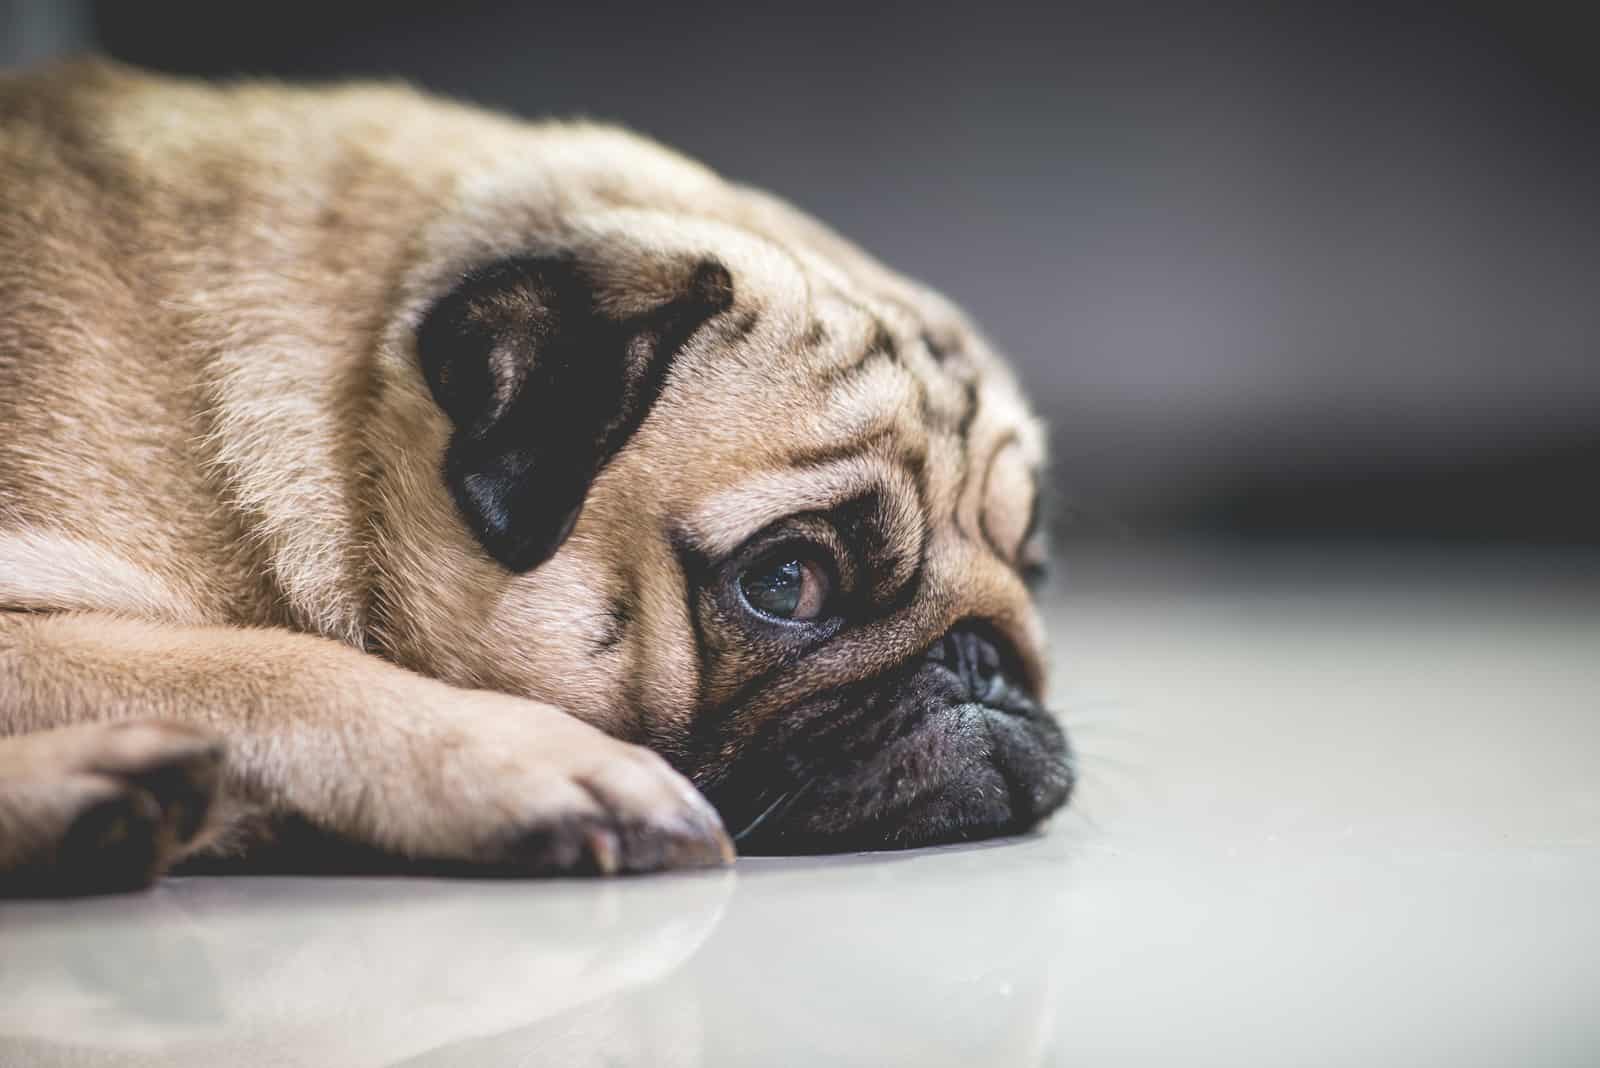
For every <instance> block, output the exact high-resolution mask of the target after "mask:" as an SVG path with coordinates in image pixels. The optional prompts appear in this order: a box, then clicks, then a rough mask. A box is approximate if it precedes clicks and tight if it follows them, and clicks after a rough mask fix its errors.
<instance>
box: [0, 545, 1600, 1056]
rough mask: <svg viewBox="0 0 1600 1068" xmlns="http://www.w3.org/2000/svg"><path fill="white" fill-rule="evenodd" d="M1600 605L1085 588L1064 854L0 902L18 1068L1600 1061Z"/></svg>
mask: <svg viewBox="0 0 1600 1068" xmlns="http://www.w3.org/2000/svg"><path fill="white" fill-rule="evenodd" d="M1419 565H1421V566H1420V569H1419ZM1597 576H1600V571H1596V570H1595V569H1593V568H1589V569H1588V570H1585V568H1584V567H1572V566H1550V565H1548V564H1544V563H1538V562H1536V561H1532V560H1528V559H1520V560H1517V559H1506V558H1498V559H1494V560H1482V559H1467V560H1457V561H1454V562H1453V563H1450V564H1448V565H1446V564H1444V563H1442V562H1440V561H1438V560H1435V559H1433V558H1427V557H1410V558H1403V559H1395V558H1386V559H1384V560H1373V559H1366V560H1352V559H1350V558H1348V557H1346V558H1339V559H1332V560H1329V559H1319V558H1318V557H1316V556H1315V555H1301V556H1298V557H1296V558H1293V559H1291V560H1281V559H1280V560H1271V559H1262V558H1256V559H1251V560H1239V561H1236V562H1235V564H1233V565H1231V566H1226V567H1218V566H1216V561H1215V560H1214V559H1207V560H1200V559H1197V558H1187V559H1170V558H1169V559H1168V560H1167V562H1166V563H1165V564H1163V565H1161V566H1160V567H1153V566H1144V565H1139V566H1134V565H1133V564H1131V563H1124V564H1121V565H1118V566H1116V567H1112V568H1109V569H1105V570H1092V571H1090V572H1089V573H1088V574H1087V575H1083V576H1079V580H1078V581H1077V582H1076V583H1074V576H1073V575H1071V574H1069V575H1068V576H1067V577H1066V582H1065V583H1063V584H1062V585H1063V586H1064V587H1065V589H1066V590H1067V591H1068V593H1069V596H1067V597H1066V598H1064V599H1060V600H1057V601H1055V602H1053V603H1054V607H1053V609H1052V616H1053V617H1054V619H1055V627H1054V639H1055V642H1056V649H1057V679H1058V682H1057V692H1058V697H1059V703H1060V705H1061V707H1063V708H1064V709H1065V710H1066V713H1065V718H1066V719H1067V721H1068V723H1069V724H1070V725H1071V726H1072V727H1073V728H1074V730H1075V735H1076V739H1077V742H1078V745H1079V748H1080V750H1081V754H1082V764H1083V772H1084V779H1083V788H1082V792H1081V794H1080V798H1079V800H1078V802H1077V804H1076V806H1075V808H1074V809H1073V811H1072V812H1071V813H1069V814H1068V815H1066V816H1065V817H1063V818H1061V819H1059V820H1058V821H1057V822H1056V824H1055V825H1054V826H1053V827H1051V828H1050V829H1049V831H1048V832H1047V833H1045V834H1043V835H1041V836H1038V837H1035V838H1032V839H1028V840H1023V841H1011V842H1003V843H992V844H987V845H983V846H975V847H969V848H955V849H943V850H929V851H923V852H919V853H910V854H890V855H876V856H852V857H837V858H829V859H815V860H760V859H750V860H743V861H741V862H740V863H739V865H738V867H737V869H736V870H735V871H732V872H726V873H720V874H713V875H706V876H689V877H664V878H653V879H638V880H628V881H612V882H593V883H588V882H549V883H514V882H513V883H506V882H492V883H472V882H453V881H431V880H396V879H386V880H355V879H345V880H311V879H190V880H176V881H171V882H169V883H167V884H165V885H163V886H161V887H160V888H158V889H157V890H155V891H154V892H152V893H149V894H145V895H142V896H137V897H129V898H118V899H105V900H99V901H92V902H79V903H73V904H55V903H36V904H11V905H5V906H0V1064H3V1065H5V1066H8V1068H9V1066H11V1065H28V1064H71V1065H99V1064H193V1065H207V1066H211V1065H223V1066H228V1068H240V1066H248V1065H258V1064H261V1065H265V1064H271V1065H317V1066H332V1065H379V1064H394V1063H399V1062H404V1063H408V1064H424V1065H469V1066H478V1065H501V1064H506V1065H512V1064H515V1065H523V1064H553V1065H582V1064H590V1063H594V1064H629V1065H631V1064H638V1065H651V1066H670V1065H701V1064H706V1065H784V1064H794V1065H812V1064H858V1065H874V1066H876V1065H890V1064H908V1065H940V1064H952V1065H954V1064H959V1065H979V1064H983V1065H990V1064H992V1065H1026V1064H1034V1063H1045V1064H1094V1065H1105V1064H1174V1063H1182V1064H1187V1065H1196V1064H1229V1065H1237V1064H1294V1065H1322V1064H1329V1065H1335V1064H1338V1065H1344V1064H1349V1065H1369V1064H1393V1065H1435V1064H1436V1065H1450V1066H1452V1068H1455V1066H1464V1065H1480V1064H1481V1065H1512V1064H1515V1065H1524V1066H1527V1065H1594V1064H1600V776H1597V775H1596V773H1595V765H1596V759H1597V757H1600V582H1597V581H1596V579H1597Z"/></svg>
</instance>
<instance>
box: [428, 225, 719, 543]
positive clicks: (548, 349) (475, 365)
mask: <svg viewBox="0 0 1600 1068" xmlns="http://www.w3.org/2000/svg"><path fill="white" fill-rule="evenodd" d="M679 273H681V276H682V280H681V283H679V282H677V280H676V279H674V280H673V281H672V283H671V284H670V285H668V287H667V289H668V291H669V292H675V293H676V295H675V296H671V297H668V298H667V299H665V300H664V302H662V303H659V304H657V305H656V306H654V307H652V308H649V309H647V310H644V311H641V312H636V313H612V312H608V311H607V310H605V308H606V307H616V306H619V305H621V306H628V305H629V302H627V301H618V300H616V299H610V300H607V301H602V299H601V295H600V294H598V293H597V292H596V287H595V284H594V281H593V279H592V277H591V276H590V275H589V274H588V273H587V272H586V271H585V269H584V267H583V266H582V265H581V264H579V263H578V262H576V260H575V259H574V258H572V257H530V258H522V259H510V260H503V261H500V262H498V263H494V264H491V265H489V266H487V267H484V268H482V269H481V270H477V271H474V272H472V273H471V274H469V275H467V276H466V277H465V278H464V279H462V281H461V282H460V284H459V285H457V286H456V288H455V289H454V290H452V291H451V292H450V293H449V294H447V295H446V296H445V297H444V298H443V299H441V300H440V301H439V302H438V303H437V304H435V305H434V306H433V308H432V309H431V310H430V311H429V312H428V313H427V315H426V317H425V318H424V319H423V321H422V325H421V326H420V327H419V328H418V330H417V354H418V358H419V360H420V362H421V365H422V372H423V374H424V375H425V376H426V378H427V380H428V385H429V387H430V388H431V389H432V390H433V396H434V399H435V400H436V401H437V402H438V404H439V406H440V407H441V408H442V409H444V411H445V413H446V414H447V415H448V416H449V417H450V421H451V423H453V424H454V426H455V432H454V434H453V435H452V437H451V439H450V446H449V449H448V450H447V452H446V454H445V461H444V479H445V482H446V484H447V485H448V486H449V487H450V492H451V494H452V495H453V496H454V497H455V501H456V505H457V507H458V508H460V510H461V514H462V515H463V516H464V517H465V518H466V521H467V525H468V526H469V527H470V528H471V529H472V532H473V534H475V535H476V536H477V539H478V541H479V543H480V544H481V545H482V546H483V548H484V550H485V551H487V552H488V554H489V555H490V556H492V557H494V558H495V559H496V560H498V561H499V562H500V563H502V564H504V565H505V566H506V567H508V568H510V569H511V570H512V571H528V570H531V569H532V568H535V567H538V566H539V565H540V564H542V563H543V562H544V561H545V560H548V559H549V558H550V556H551V555H553V554H554V553H555V551H556V550H557V549H558V548H560V547H561V543H562V542H563V541H565V540H566V538H567V535H568V534H570V533H571V532H572V528H573V525H574V524H576V523H577V521H578V514H579V512H581V511H582V509H583V499H584V497H585V496H586V495H587V493H588V491H589V485H590V483H591V482H593V481H594V478H595V476H596V475H598V474H599V473H600V470H601V468H603V467H604V466H605V465H606V463H607V462H608V461H610V459H611V458H612V457H613V456H614V455H616V453H617V450H619V449H621V448H622V446H623V445H624V444H625V443H626V442H627V440H628V438H629V437H630V436H631V435H632V434H633V432H634V431H635V430H637V429H638V427H639V424H640V423H642V422H644V419H645V416H646V415H648V414H649V412H650V408H651V406H652V405H653V404H654V403H655V399H656V397H657V396H658V395H659V394H660V392H661V388H662V385H663V383H664V382H665V380H666V376H667V371H668V369H669V368H670V367H671V364H672V360H673V358H674V357H675V356H676V355H677V352H678V350H679V349H681V348H682V347H683V344H684V343H685V342H686V341H687V340H688V339H689V337H690V335H691V334H693V333H694V332H695V330H697V329H698V328H699V327H700V326H701V325H702V324H703V323H705V321H706V320H707V319H709V318H710V317H712V316H713V315H716V314H717V313H719V312H721V311H723V310H725V309H727V308H728V307H729V306H730V305H731V304H732V302H733V283H732V279H731V278H730V277H729V275H728V271H727V269H726V268H725V267H723V266H722V265H721V264H720V263H717V262H715V261H713V260H699V261H689V262H685V263H684V264H683V266H682V268H681V269H680V271H679ZM658 278H659V276H658ZM634 306H636V305H634Z"/></svg>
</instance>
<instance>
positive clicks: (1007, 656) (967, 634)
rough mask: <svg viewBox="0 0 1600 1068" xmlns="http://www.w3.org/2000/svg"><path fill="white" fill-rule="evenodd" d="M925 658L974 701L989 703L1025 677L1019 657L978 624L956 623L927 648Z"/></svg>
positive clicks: (993, 634)
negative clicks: (948, 673) (948, 674)
mask: <svg viewBox="0 0 1600 1068" xmlns="http://www.w3.org/2000/svg"><path fill="white" fill-rule="evenodd" d="M927 657H928V659H929V660H932V661H934V662H936V663H940V664H943V665H944V666H945V667H946V668H948V669H949V670H950V671H951V672H953V673H954V674H955V676H956V678H958V679H960V680H961V682H962V685H964V686H965V687H966V688H967V692H968V693H969V694H971V695H972V698H973V700H976V701H984V702H988V701H993V700H995V699H997V698H998V697H999V696H1000V695H1001V694H1002V693H1004V692H1005V690H1006V688H1007V687H1008V686H1009V685H1013V684H1014V685H1021V684H1022V682H1023V680H1024V678H1025V676H1024V674H1023V672H1022V668H1021V662H1020V658H1019V657H1018V656H1017V654H1016V652H1015V651H1014V650H1013V649H1012V648H1011V647H1010V645H1009V643H1007V642H1006V640H1005V639H1004V638H1002V637H1000V635H998V634H996V633H994V632H993V631H992V630H990V629H988V628H987V627H984V626H983V625H982V624H978V623H958V624H957V625H956V626H954V627H951V628H950V630H949V631H948V632H947V633H946V634H945V636H944V637H942V638H940V639H939V640H938V641H936V642H934V643H933V645H932V646H930V647H929V649H928V653H927Z"/></svg>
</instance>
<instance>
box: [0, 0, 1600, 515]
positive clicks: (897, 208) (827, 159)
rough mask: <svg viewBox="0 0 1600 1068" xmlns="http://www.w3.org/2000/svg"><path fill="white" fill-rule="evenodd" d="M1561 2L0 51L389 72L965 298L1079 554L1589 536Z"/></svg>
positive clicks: (227, 10)
mask: <svg viewBox="0 0 1600 1068" xmlns="http://www.w3.org/2000/svg"><path fill="white" fill-rule="evenodd" d="M1576 10H1577V8H1576V6H1574V11H1575V12H1576ZM1577 18H1578V16H1577V14H1576V13H1575V14H1573V15H1571V16H1565V17H1559V16H1557V15H1555V14H1553V13H1552V14H1543V15H1541V14H1539V13H1537V12H1534V11H1530V9H1528V8H1527V7H1526V6H1518V7H1517V8H1516V9H1515V14H1501V15H1486V14H1467V13H1464V12H1457V13H1454V14H1441V13H1439V12H1438V10H1437V9H1431V8H1430V9H1424V8H1420V7H1415V8H1413V7H1407V6H1398V7H1397V6H1380V7H1379V9H1378V10H1374V11H1365V12H1360V13H1357V12H1352V11H1350V10H1347V9H1346V8H1345V5H1330V6H1329V7H1328V8H1327V9H1326V10H1323V11H1321V12H1320V13H1310V12H1306V11H1289V10H1285V9H1283V8H1281V7H1280V8H1276V9H1274V13H1271V14H1265V13H1261V12H1255V11H1252V10H1250V9H1245V8H1238V7H1233V8H1227V9H1224V10H1217V9H1215V8H1212V7H1210V6H1209V5H1182V6H1179V5H1173V6H1150V5H1127V4H1107V5H1104V6H1099V5H1058V6H1052V7H1048V8H1043V7H1036V6H1034V5H1020V4H1017V5H1007V4H993V3H991V4H984V5H978V4H965V5H954V4H937V3H935V4H921V5H906V6H903V7H902V6H897V5H876V6H874V5H866V4H857V5H854V6H841V7H837V8H829V7H827V6H825V5H824V6H817V5H805V6H803V7H799V6H796V7H788V8H774V9H772V11H771V12H768V11H764V10H763V8H762V6H761V5H758V4H701V3H680V4H647V3H582V4H561V5H545V4H533V3H530V4H506V3H501V4H489V3H456V4H453V5H450V6H449V7H448V8H447V9H443V8H432V9H430V8H424V7H410V6H407V5H404V4H388V5H383V6H381V7H377V6H368V5H360V4H345V5H341V4H337V3H331V2H330V3H325V4H322V5H318V6H312V5H299V4H288V5H274V6H272V7H270V8H269V7H256V6H245V5H232V4H225V3H214V2H213V3H203V4H202V3H127V2H116V0H102V2H99V3H92V2H49V0H45V2H29V0H0V42H3V43H0V62H6V63H20V62H27V61H32V60H35V59H38V58H43V57H47V56H49V55H53V54H57V53H60V52H63V51H70V50H78V49H83V48H98V49H100V50H102V51H105V52H109V53H110V54H112V55H114V56H118V57H120V58H123V59H126V60H128V61H131V62H135V63H140V64H143V65H146V66H151V67H156V68H161V69H165V70H172V71H184V72H193V73H199V74H207V75H213V74H230V73H250V74H274V75H283V76H291V77H313V78H329V77H346V76H355V75H398V76H401V77H404V78H407V79H411V80H413V81H416V82H418V83H420V84H422V85H424V86H428V87H430V88H434V89H438V90H442V91H445V92H448V93H452V94H455V95H458V96H463V97H467V98H469V99H472V100H475V101H478V102H481V103H483V104H486V105H490V106H494V107H498V108H505V109H510V110H513V111H516V112H520V113H522V114H526V115H530V116H537V115H573V114H584V115H589V116H594V117H602V118H609V119H616V120H620V121H622V122H624V123H626V124H628V125H630V126H633V127H635V128H636V129H639V130H641V131H643V132H645V133H648V134H651V135H654V136H655V137H657V138H660V139H661V140H664V141H666V142H668V143H670V144H672V145H674V146H676V147H678V148H681V149H683V150H684V151H686V152H688V153H690V154H692V155H695V156H698V157H700V158H702V159H704V160H705V161H707V162H708V163H710V164H711V165H712V166H714V167H716V168H717V169H718V170H721V171H723V172H724V173H726V174H728V175H730V176H733V177H736V178H739V179H742V180H745V181H749V182H753V183H755V184H758V185H762V186H766V187H768V188H771V189H773V190H775V191H777V192H779V193H781V194H783V195H785V196H787V197H789V198H790V199H792V200H793V201H795V202H796V203H798V204H799V205H800V206H801V207H803V208H805V209H807V210H809V211H811V212H812V213H814V214H816V215H818V216H820V217H821V218H823V219H825V220H826V221H828V222H830V223H831V224H833V225H834V226H836V227H837V228H838V229H840V230H841V231H843V232H844V233H845V234H847V235H848V236H850V237H852V238H854V239H855V240H857V241H859V242H860V243H861V244H863V245H865V246H866V247H867V248H869V249H871V250H872V251H874V252H875V253H877V254H878V255H880V256H881V257H882V258H883V259H885V260H887V261H888V262H889V263H891V264H893V265H894V266H896V267H899V268H901V269H902V270H905V271H907V272H908V273H911V274H914V275H917V276H920V277H922V278H924V279H926V280H928V281H930V282H932V283H933V284H935V285H937V286H938V287H940V288H941V289H943V290H945V291H946V292H948V293H949V294H950V295H951V296H953V297H954V298H955V299H956V300H958V301H959V302H960V303H962V304H963V305H965V306H966V307H967V308H968V309H969V310H970V311H971V312H972V313H973V314H974V315H975V316H976V317H977V318H978V320H979V321H980V322H981V323H982V324H983V325H984V327H985V328H986V330H987V331H988V333H989V334H990V335H991V337H992V338H993V339H994V340H995V341H996V342H997V343H998V344H999V345H1000V346H1001V347H1002V348H1003V349H1005V350H1006V351H1008V352H1009V353H1010V354H1011V355H1012V356H1013V358H1014V359H1015V360H1016V362H1017V364H1018V365H1019V367H1020V371H1021V374H1022V376H1023V379H1024V381H1025V382H1026V383H1027V384H1028V386H1029V387H1030V389H1031V391H1032V392H1033V395H1034V396H1035V398H1036V400H1037V403H1038V405H1039V406H1040V408H1041V409H1042V410H1043V411H1044V412H1045V413H1046V414H1047V415H1048V416H1049V418H1050V420H1051V423H1052V426H1053V435H1054V439H1055V468H1054V469H1055V473H1056V479H1055V481H1056V483H1057V485H1058V487H1059V488H1060V490H1061V493H1060V498H1061V501H1062V502H1063V504H1064V507H1061V508H1059V509H1058V512H1059V515H1060V521H1059V522H1060V526H1061V529H1060V531H1059V533H1061V534H1065V535H1067V536H1077V537H1081V538H1087V539H1104V538H1110V539H1114V540H1120V541H1130V540H1132V541H1139V540H1144V539H1153V538H1161V537H1167V536H1182V537H1188V538H1228V539H1235V538H1238V539H1264V538H1276V539H1301V540H1306V539H1314V540H1327V539H1348V540H1360V541H1363V542H1367V541H1395V540H1407V541H1421V542H1427V543H1434V542H1451V543H1463V542H1466V543H1472V542H1499V543H1524V544H1542V545H1555V544H1584V545H1600V311H1597V295H1600V229H1597V228H1600V213H1597V211H1596V207H1597V194H1596V189H1597V188H1600V182H1597V179H1600V168H1597V166H1596V164H1597V162H1600V139H1597V129H1600V127H1597V125H1596V120H1597V118H1600V108H1597V99H1600V98H1597V95H1596V93H1595V92H1594V83H1593V81H1592V76H1591V74H1590V70H1591V68H1593V66H1594V63H1595V61H1594V53H1593V49H1592V45H1591V44H1590V43H1589V42H1590V38H1589V37H1588V36H1587V35H1585V34H1584V33H1582V32H1580V24H1579V22H1578V21H1577Z"/></svg>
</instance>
